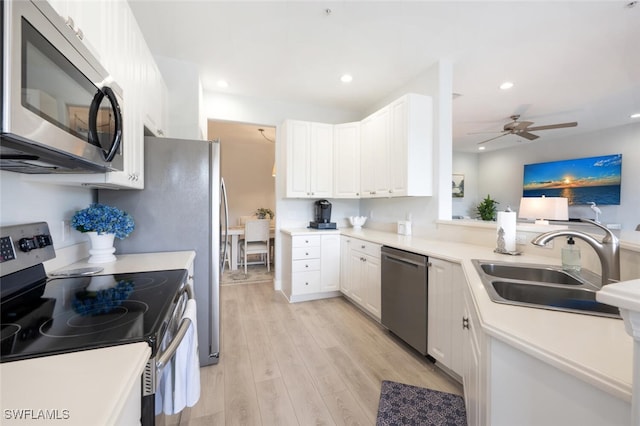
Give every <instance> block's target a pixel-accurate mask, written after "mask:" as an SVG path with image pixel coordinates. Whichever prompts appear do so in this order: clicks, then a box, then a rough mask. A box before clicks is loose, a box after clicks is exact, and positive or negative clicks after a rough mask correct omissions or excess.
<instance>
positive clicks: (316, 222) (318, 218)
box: [309, 200, 336, 229]
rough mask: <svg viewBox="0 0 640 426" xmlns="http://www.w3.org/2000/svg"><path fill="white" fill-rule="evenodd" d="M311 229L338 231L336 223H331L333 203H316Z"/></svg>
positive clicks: (320, 201) (326, 201)
mask: <svg viewBox="0 0 640 426" xmlns="http://www.w3.org/2000/svg"><path fill="white" fill-rule="evenodd" d="M309 228H315V229H336V224H335V222H331V203H330V202H329V201H328V200H318V201H316V202H315V204H314V217H313V222H309Z"/></svg>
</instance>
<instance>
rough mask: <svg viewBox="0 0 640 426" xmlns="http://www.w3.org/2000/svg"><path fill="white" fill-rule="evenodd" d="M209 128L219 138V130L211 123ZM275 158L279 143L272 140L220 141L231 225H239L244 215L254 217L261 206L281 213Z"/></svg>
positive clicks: (221, 168) (221, 166) (211, 134)
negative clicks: (217, 134) (213, 127)
mask: <svg viewBox="0 0 640 426" xmlns="http://www.w3.org/2000/svg"><path fill="white" fill-rule="evenodd" d="M209 129H210V131H209V135H210V136H209V137H210V138H215V131H212V130H211V126H209ZM274 161H275V144H273V143H271V142H266V141H263V142H253V143H248V142H244V143H242V142H238V141H237V140H233V139H228V138H227V139H222V140H221V141H220V170H221V175H222V177H224V183H225V186H226V188H227V198H228V203H229V224H230V225H239V224H240V223H239V222H238V219H239V217H240V216H251V215H253V214H254V213H255V211H256V209H257V208H260V207H263V208H269V209H271V210H272V211H274V212H276V213H277V211H276V193H275V187H276V185H275V178H274V177H273V176H272V171H273V163H274Z"/></svg>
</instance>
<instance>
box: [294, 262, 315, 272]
mask: <svg viewBox="0 0 640 426" xmlns="http://www.w3.org/2000/svg"><path fill="white" fill-rule="evenodd" d="M319 270H320V259H306V260H294V261H293V262H291V271H292V272H293V273H296V272H305V271H319Z"/></svg>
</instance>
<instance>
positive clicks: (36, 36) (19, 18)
mask: <svg viewBox="0 0 640 426" xmlns="http://www.w3.org/2000/svg"><path fill="white" fill-rule="evenodd" d="M1 3H2V8H1V9H0V11H1V17H2V27H3V31H2V67H1V68H0V70H1V71H0V72H1V74H2V107H1V108H2V110H1V116H2V133H1V134H0V169H3V170H9V171H14V172H20V173H88V172H106V171H114V170H122V167H123V158H122V143H123V142H122V141H123V134H122V129H123V126H122V108H123V105H122V103H123V98H122V90H121V88H120V87H119V86H118V85H117V84H116V83H115V82H114V81H113V78H112V77H111V76H110V74H109V73H108V72H107V71H106V70H105V69H104V68H103V67H102V65H101V64H100V63H99V62H98V60H97V59H96V58H95V56H94V55H93V54H91V52H90V51H89V49H87V47H86V46H85V45H84V44H83V42H82V41H81V40H80V39H79V38H78V35H77V33H76V31H75V30H74V29H73V28H71V27H69V26H67V25H66V24H65V21H64V19H63V18H62V17H60V16H59V15H58V14H57V13H56V12H55V10H54V9H53V8H52V7H51V6H50V5H49V4H48V3H47V2H46V1H41V0H23V1H13V0H1Z"/></svg>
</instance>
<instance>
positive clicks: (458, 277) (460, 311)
mask: <svg viewBox="0 0 640 426" xmlns="http://www.w3.org/2000/svg"><path fill="white" fill-rule="evenodd" d="M451 285H452V290H451V300H452V303H451V317H450V320H449V321H450V327H449V329H450V330H451V356H450V360H451V364H450V366H449V368H451V370H453V372H454V373H456V374H458V375H460V376H461V377H462V353H463V349H462V342H463V337H464V336H463V335H464V333H463V328H462V327H461V325H460V319H461V318H463V317H464V299H463V294H462V289H463V288H464V287H465V286H466V278H465V276H464V272H463V271H462V266H460V265H459V264H457V263H454V264H452V265H451Z"/></svg>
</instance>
